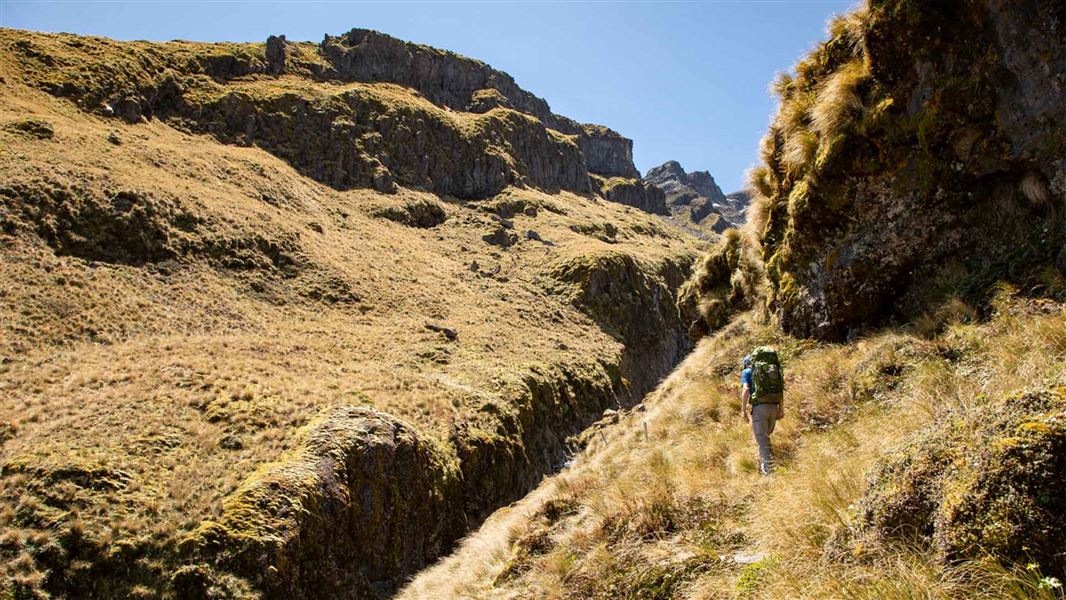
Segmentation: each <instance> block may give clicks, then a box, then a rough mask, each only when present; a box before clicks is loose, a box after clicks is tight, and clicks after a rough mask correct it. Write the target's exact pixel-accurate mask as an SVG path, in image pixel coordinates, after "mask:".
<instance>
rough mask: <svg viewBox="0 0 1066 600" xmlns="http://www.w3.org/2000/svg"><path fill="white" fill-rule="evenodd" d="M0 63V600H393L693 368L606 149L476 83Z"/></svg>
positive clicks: (156, 48) (348, 53)
mask: <svg viewBox="0 0 1066 600" xmlns="http://www.w3.org/2000/svg"><path fill="white" fill-rule="evenodd" d="M0 47H2V52H0V77H2V80H3V86H2V89H0V153H2V156H3V159H2V160H0V255H2V260H0V328H2V329H0V331H2V335H0V373H2V374H3V377H2V381H0V388H2V390H3V393H2V394H0V424H2V429H0V432H2V434H0V436H2V437H0V439H2V440H3V449H2V451H0V478H2V484H3V485H2V488H0V526H2V528H3V533H2V541H0V558H2V572H3V573H2V574H3V581H2V584H0V585H2V589H3V592H2V593H10V594H14V595H15V596H16V597H24V596H25V597H30V596H34V595H43V594H46V593H47V594H51V595H52V596H53V597H96V598H115V597H160V596H162V597H180V598H196V597H241V596H259V595H266V596H268V597H296V596H300V597H319V598H329V597H353V596H354V597H357V598H363V597H366V598H371V597H384V596H387V595H388V594H389V593H390V592H391V590H392V589H393V588H394V587H395V586H396V585H397V584H398V583H399V582H401V581H403V580H404V579H405V578H406V577H408V576H410V575H411V574H412V573H414V572H415V571H416V570H417V569H419V568H420V567H421V566H423V565H424V564H426V563H427V562H429V561H431V560H433V559H434V558H436V557H437V556H440V555H441V554H442V553H444V552H445V551H447V550H448V549H449V548H450V547H451V545H452V544H453V543H454V541H455V540H456V539H458V538H459V537H460V536H461V535H462V534H463V533H464V532H466V530H467V529H468V528H469V527H471V526H473V525H476V524H477V523H478V522H479V521H480V520H481V519H482V518H483V517H484V515H486V514H488V513H489V512H490V511H491V510H493V509H494V508H496V507H497V506H500V505H501V504H504V503H507V502H509V501H511V500H514V499H516V498H518V497H520V496H521V495H522V494H523V493H525V492H526V491H527V490H528V489H529V488H531V487H532V486H533V485H535V484H536V483H537V482H538V481H539V480H540V479H541V477H542V476H543V475H544V474H545V473H549V472H551V471H553V470H554V469H556V468H557V467H558V466H559V465H560V464H561V463H562V462H563V461H564V460H565V459H566V454H567V445H566V443H567V438H568V436H570V435H571V434H573V433H576V432H578V431H580V430H581V429H582V428H583V427H584V426H586V425H587V424H588V423H590V422H592V421H593V420H595V419H596V418H598V417H599V415H600V414H601V413H602V411H603V410H604V409H605V408H608V407H620V406H625V405H628V404H630V403H632V402H633V401H635V399H639V398H640V396H641V395H642V394H643V393H644V392H645V391H647V390H648V389H650V388H651V387H653V386H654V385H655V383H656V382H657V381H658V379H659V377H661V376H662V375H664V374H665V373H666V372H668V370H669V369H670V368H671V366H672V365H673V364H674V363H675V362H676V361H677V360H679V359H680V358H681V357H682V356H683V354H684V353H685V352H686V351H687V349H688V344H689V342H688V338H687V336H686V333H685V325H684V322H685V319H684V318H683V317H682V315H681V314H680V313H679V312H678V309H677V308H676V305H675V300H676V290H677V288H678V287H679V286H680V284H681V283H682V282H683V281H684V280H685V279H686V278H687V277H688V275H689V272H690V265H691V262H692V260H693V257H694V252H695V250H694V248H695V243H696V240H694V239H693V238H691V237H689V236H686V235H685V234H683V233H681V232H679V231H677V230H675V229H673V228H671V227H669V226H667V225H665V224H663V223H662V222H661V221H660V220H658V219H657V218H656V217H653V216H650V215H645V214H643V213H641V212H639V211H627V210H624V209H623V207H620V206H618V205H617V204H615V203H612V202H609V201H606V200H605V199H604V198H602V197H601V196H599V195H597V194H596V193H595V192H593V191H592V188H591V183H590V174H591V175H596V176H599V175H597V173H603V174H605V175H606V176H610V177H625V176H630V175H632V176H635V169H633V168H632V163H631V160H630V158H629V152H630V151H631V146H630V145H629V144H630V143H629V142H628V140H625V139H624V138H621V136H618V135H617V134H615V133H614V132H610V131H609V130H606V129H605V128H600V127H598V126H581V125H576V124H573V123H572V122H571V121H568V120H566V119H564V118H563V117H559V116H556V115H553V114H551V113H550V111H549V110H548V108H547V105H546V104H545V103H544V102H543V101H542V100H539V99H537V98H536V97H534V96H532V95H531V94H528V93H527V92H524V91H522V90H521V89H520V88H518V87H517V86H516V85H515V84H514V82H513V80H511V79H510V78H509V77H508V76H506V75H505V74H503V73H500V72H498V71H494V70H492V69H491V68H489V67H488V66H486V65H484V64H483V63H479V62H477V61H472V60H469V59H465V58H462V57H459V56H456V55H453V54H450V53H447V52H443V51H439V50H435V49H431V48H425V47H422V46H415V45H411V44H406V43H404V42H400V41H398V40H394V39H392V38H388V37H387V36H382V35H380V34H376V33H373V32H361V31H353V32H350V33H349V34H346V35H343V36H339V37H328V36H327V38H326V39H325V40H324V41H323V42H322V43H321V44H308V43H290V42H286V41H284V40H283V39H281V38H271V40H269V41H268V42H267V43H266V44H197V43H191V42H171V43H165V44H156V43H145V42H128V43H127V42H114V41H110V40H105V39H100V38H84V37H77V36H71V35H45V34H34V33H28V32H21V31H12V30H2V31H0Z"/></svg>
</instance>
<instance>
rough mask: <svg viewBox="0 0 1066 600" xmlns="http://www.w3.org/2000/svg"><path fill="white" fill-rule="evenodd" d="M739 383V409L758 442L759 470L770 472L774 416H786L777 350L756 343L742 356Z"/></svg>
mask: <svg viewBox="0 0 1066 600" xmlns="http://www.w3.org/2000/svg"><path fill="white" fill-rule="evenodd" d="M740 385H741V390H740V412H741V414H742V415H743V417H744V422H745V423H747V422H748V419H749V414H750V419H751V431H752V433H754V434H755V443H756V444H758V445H759V472H760V473H762V474H763V475H769V474H770V472H771V471H772V470H773V468H774V465H773V461H774V456H773V447H772V446H771V445H770V434H771V433H773V432H774V425H775V424H776V423H777V420H778V419H781V418H784V416H785V377H784V372H783V371H782V370H781V361H780V360H778V358H777V352H776V351H775V350H774V349H773V348H770V347H768V346H759V347H758V348H756V349H755V350H752V352H751V354H749V355H747V356H745V357H744V370H743V371H741V372H740ZM749 402H750V403H751V411H750V413H749V411H748V403H749Z"/></svg>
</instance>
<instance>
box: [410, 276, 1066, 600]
mask: <svg viewBox="0 0 1066 600" xmlns="http://www.w3.org/2000/svg"><path fill="white" fill-rule="evenodd" d="M995 307H996V308H995V312H994V316H993V317H992V318H991V319H989V320H988V321H987V322H984V323H980V324H977V323H967V322H962V321H954V322H951V323H949V324H947V325H946V328H945V331H944V332H943V333H942V334H941V335H938V336H936V337H933V338H928V337H925V336H922V335H918V334H917V331H919V330H920V329H919V328H917V327H911V328H897V329H886V330H882V331H879V332H877V333H875V334H872V335H870V336H868V337H866V338H864V339H863V340H861V341H858V342H855V343H850V344H830V343H824V342H812V341H809V340H804V339H797V338H793V337H789V336H786V335H782V334H781V333H780V332H779V330H777V329H775V328H767V327H765V326H762V325H759V324H758V323H757V320H754V319H752V316H751V314H744V315H741V316H740V317H738V318H736V319H735V320H734V321H733V322H732V323H731V324H729V325H728V326H727V327H725V328H723V329H722V330H721V331H720V332H718V333H717V334H715V335H714V336H711V337H708V338H705V339H704V340H703V341H702V342H701V343H700V345H699V347H698V348H697V350H696V351H695V352H694V353H693V354H692V355H690V356H689V357H688V358H687V359H686V361H685V362H684V363H683V365H682V366H681V367H680V368H679V369H678V370H677V371H675V372H674V374H673V375H671V377H670V378H669V379H667V380H666V382H664V384H663V385H662V386H661V387H660V388H659V389H658V390H657V391H656V392H655V393H654V394H652V395H650V396H649V397H648V399H647V400H646V401H645V403H644V408H645V410H643V411H633V412H629V413H627V414H625V415H623V416H622V417H621V418H620V419H618V422H617V424H613V425H606V426H605V427H604V428H603V429H602V431H603V432H604V435H603V437H602V438H601V437H600V436H599V434H594V435H593V436H592V437H591V440H592V441H591V442H590V445H589V448H588V449H587V450H586V451H585V452H584V453H583V454H582V456H581V457H580V458H579V460H578V462H577V464H575V465H574V466H572V467H571V468H569V469H568V470H566V471H565V472H563V473H562V474H560V475H557V476H555V477H553V478H552V479H550V480H548V481H546V482H545V483H544V484H542V485H541V487H540V488H538V490H537V491H535V492H534V493H533V494H531V495H530V496H529V497H528V498H526V499H525V500H523V501H522V502H521V503H518V504H516V505H514V506H512V507H509V508H507V509H504V510H501V511H499V512H498V513H497V514H496V515H494V516H493V517H492V518H491V519H490V520H489V521H488V522H487V523H486V525H485V527H483V529H482V530H481V531H480V532H479V533H478V534H476V535H475V536H473V537H471V538H470V539H468V540H466V541H464V543H463V545H462V547H461V548H460V550H459V551H458V552H457V553H456V554H455V555H454V556H452V557H449V558H448V559H446V560H445V561H443V562H442V563H441V564H439V565H437V566H435V567H433V568H431V569H429V570H428V571H427V572H425V573H423V574H422V575H420V576H419V577H418V578H417V579H416V580H415V581H414V582H413V584H412V585H411V586H410V587H409V588H408V589H407V590H406V591H405V593H404V594H401V596H400V597H401V598H425V597H435V598H568V599H578V598H656V599H658V598H663V599H665V598H692V599H696V598H869V599H874V598H878V599H885V598H889V599H890V598H945V599H946V598H1049V599H1050V598H1056V597H1061V588H1059V587H1055V586H1056V585H1057V584H1056V581H1057V582H1061V580H1062V573H1063V567H1064V565H1066V557H1064V556H1063V554H1062V548H1063V547H1064V541H1066V539H1064V537H1063V536H1064V535H1066V522H1063V517H1062V515H1063V509H1064V508H1066V507H1064V506H1063V504H1062V496H1061V494H1060V493H1058V491H1056V490H1057V488H1058V487H1059V486H1060V482H1061V475H1062V473H1063V464H1062V457H1063V456H1064V453H1063V441H1064V439H1066V430H1064V426H1066V387H1064V385H1066V379H1064V376H1066V318H1064V317H1066V312H1064V308H1063V306H1062V305H1061V304H1057V303H1054V302H1048V301H1031V300H1026V299H1023V298H1019V297H1018V296H1017V295H1016V292H1015V291H1014V290H1011V289H1009V288H1004V289H1002V290H1001V291H1000V292H999V294H998V295H997V296H996V300H995ZM760 343H773V344H775V345H776V346H777V347H778V348H779V349H781V350H782V352H783V357H784V367H785V371H786V381H787V383H786V385H787V388H788V390H789V392H788V404H787V407H788V408H787V416H786V418H785V419H784V420H783V421H781V422H779V423H778V428H777V431H776V432H775V433H774V435H773V442H774V446H775V450H776V454H777V456H778V457H779V463H780V464H779V468H778V472H777V473H776V474H775V475H774V476H772V477H761V476H760V475H759V474H758V472H757V467H756V462H755V458H756V453H755V449H754V442H753V441H752V440H751V432H750V426H748V425H747V424H745V423H743V422H742V421H741V420H740V418H739V414H738V413H739V408H740V407H739V404H740V400H739V395H738V393H737V384H736V380H737V378H738V367H737V362H738V360H739V357H740V356H742V355H743V354H744V353H745V352H746V351H748V350H749V349H750V347H752V346H753V345H755V344H760ZM993 416H994V418H993ZM645 426H646V427H647V431H648V438H645V434H644V427H645ZM1004 489H1010V490H1013V491H1012V492H1011V493H1009V494H1004V493H1003V492H1002V490H1004ZM1019 558H1020V559H1021V560H1020V561H1018V562H1013V560H1014V559H1019ZM1004 559H1005V561H1004ZM1053 577H1057V578H1058V579H1057V580H1055V579H1052V578H1053Z"/></svg>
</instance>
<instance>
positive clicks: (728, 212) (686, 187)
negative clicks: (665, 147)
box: [644, 160, 748, 233]
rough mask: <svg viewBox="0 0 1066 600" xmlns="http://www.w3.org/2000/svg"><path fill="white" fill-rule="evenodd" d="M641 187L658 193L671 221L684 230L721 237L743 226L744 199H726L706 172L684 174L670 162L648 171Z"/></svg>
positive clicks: (740, 194) (741, 196)
mask: <svg viewBox="0 0 1066 600" xmlns="http://www.w3.org/2000/svg"><path fill="white" fill-rule="evenodd" d="M644 183H645V184H646V185H650V186H654V187H656V188H658V189H660V190H662V192H663V194H664V195H665V201H666V206H667V207H668V210H669V213H670V214H671V215H672V216H673V219H672V220H673V221H675V222H677V223H678V224H679V225H681V226H683V227H685V228H688V229H694V230H696V231H703V232H714V233H722V232H723V231H725V230H726V229H727V228H729V227H737V226H739V225H741V224H743V223H744V220H745V216H744V214H745V213H744V211H745V209H746V208H747V200H748V199H747V197H746V195H744V194H743V193H742V192H739V193H734V194H730V195H729V196H726V195H725V194H723V193H722V189H721V188H720V187H718V184H717V183H715V181H714V177H711V174H710V173H708V172H707V171H693V172H691V173H686V172H685V170H684V169H683V168H682V167H681V164H680V163H678V162H677V161H674V160H671V161H668V162H666V163H664V164H662V165H661V166H658V167H655V168H653V169H651V170H650V171H648V174H647V175H645V176H644Z"/></svg>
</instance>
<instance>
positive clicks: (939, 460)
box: [860, 385, 1066, 573]
mask: <svg viewBox="0 0 1066 600" xmlns="http://www.w3.org/2000/svg"><path fill="white" fill-rule="evenodd" d="M1064 480H1066V387H1063V386H1061V385H1059V386H1054V387H1050V388H1045V389H1040V390H1037V391H1032V392H1025V393H1019V394H1015V395H1012V396H1008V397H1006V398H1002V399H998V400H989V401H987V403H986V404H984V405H981V406H973V407H967V408H965V409H963V410H961V411H958V412H955V413H951V414H948V415H947V416H946V417H945V418H943V419H941V420H940V421H939V422H937V423H936V424H934V425H933V426H932V427H930V428H928V429H927V430H926V431H924V432H923V433H922V434H920V435H919V436H918V437H917V438H915V439H914V440H913V441H912V442H910V443H909V444H907V445H906V446H905V447H903V448H901V449H899V450H897V451H896V452H894V453H893V454H892V455H890V456H889V457H888V458H887V459H885V460H884V461H883V462H882V464H881V465H880V467H879V468H878V470H877V472H876V473H875V474H874V477H873V482H872V484H871V486H870V488H869V489H868V490H867V492H866V494H865V496H864V497H863V499H862V502H861V506H860V523H861V528H862V531H863V532H865V533H866V534H869V535H873V536H875V537H878V538H882V539H889V540H904V541H908V540H912V539H915V538H918V539H922V540H925V541H927V542H928V543H930V544H931V545H932V546H933V547H934V549H935V550H936V552H937V554H938V556H939V557H940V558H941V559H942V560H945V561H955V560H961V559H971V558H980V557H982V556H984V555H992V556H995V557H997V558H1000V559H1005V560H1008V561H1015V562H1022V563H1025V562H1036V563H1038V564H1039V565H1040V567H1041V570H1042V571H1043V572H1046V573H1062V572H1063V571H1064V569H1066V552H1064V549H1066V520H1064V515H1066V498H1064V496H1063V495H1062V489H1061V488H1062V482H1063V481H1064Z"/></svg>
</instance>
